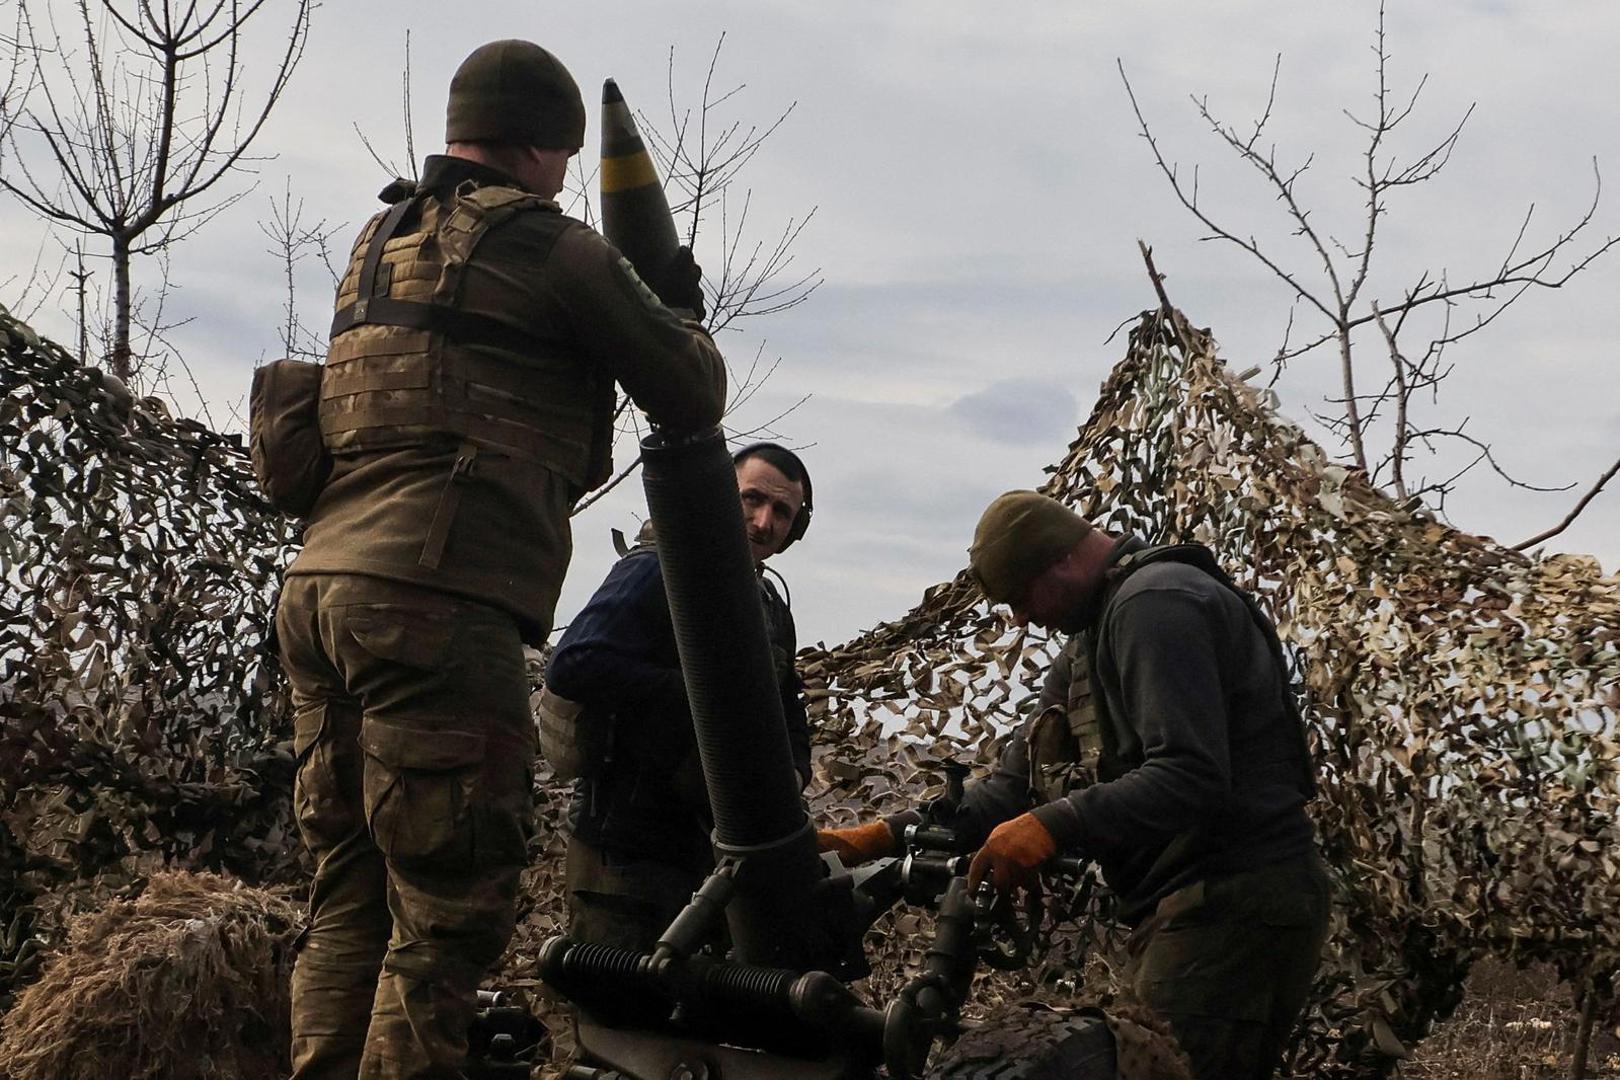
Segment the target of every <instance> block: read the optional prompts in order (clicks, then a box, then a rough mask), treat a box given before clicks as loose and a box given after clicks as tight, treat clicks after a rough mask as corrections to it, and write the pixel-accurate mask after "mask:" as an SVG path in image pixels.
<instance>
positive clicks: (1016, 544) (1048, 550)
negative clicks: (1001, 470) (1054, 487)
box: [968, 491, 1092, 604]
mask: <svg viewBox="0 0 1620 1080" xmlns="http://www.w3.org/2000/svg"><path fill="white" fill-rule="evenodd" d="M1091 529H1092V525H1091V523H1090V522H1089V521H1087V520H1086V519H1085V518H1083V517H1081V516H1080V515H1078V514H1076V513H1075V512H1074V511H1072V510H1070V509H1069V508H1068V507H1066V506H1064V505H1063V504H1062V503H1060V502H1058V501H1057V500H1056V499H1051V498H1048V497H1047V496H1045V495H1041V494H1039V493H1037V492H1034V491H1009V492H1007V493H1006V494H1004V495H998V496H996V498H995V501H994V502H992V503H991V504H990V505H989V506H987V507H985V511H984V513H983V514H981V515H980V516H979V525H978V528H976V529H974V530H973V546H972V547H970V548H968V569H969V571H970V572H971V573H972V574H973V577H974V580H976V581H977V582H978V583H979V588H980V589H982V590H983V591H984V595H985V596H986V597H988V598H989V599H990V600H991V602H993V603H998V604H1009V603H1012V602H1013V601H1015V600H1018V599H1020V598H1021V597H1022V596H1023V595H1024V593H1025V591H1026V590H1028V588H1029V586H1030V584H1031V583H1032V582H1033V581H1034V580H1035V579H1036V578H1037V577H1039V576H1040V575H1041V574H1043V573H1045V572H1046V570H1047V569H1049V568H1050V567H1051V566H1052V564H1053V563H1055V562H1057V561H1058V560H1059V559H1061V558H1063V556H1065V555H1067V554H1068V553H1069V552H1070V551H1073V550H1074V547H1075V545H1076V544H1078V543H1079V542H1080V541H1081V540H1082V539H1084V537H1085V535H1086V534H1087V533H1089V532H1090V531H1091Z"/></svg>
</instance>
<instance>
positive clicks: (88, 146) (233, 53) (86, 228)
mask: <svg viewBox="0 0 1620 1080" xmlns="http://www.w3.org/2000/svg"><path fill="white" fill-rule="evenodd" d="M18 5H19V6H18V11H19V32H18V35H17V36H18V44H19V49H18V52H19V53H20V54H21V55H22V56H23V57H24V61H25V63H26V65H27V69H26V70H27V72H28V74H27V75H26V76H24V78H25V79H27V80H30V81H31V85H33V86H34V87H35V89H34V93H33V95H32V97H31V100H30V101H29V102H28V103H26V104H25V106H24V107H23V108H22V109H21V110H20V111H19V112H18V114H17V116H16V119H15V122H14V123H13V124H12V126H11V128H10V129H9V131H6V132H5V133H4V146H5V148H6V150H8V151H9V152H10V153H9V169H8V171H6V172H0V189H4V190H5V191H7V192H9V193H11V194H12V195H13V196H14V197H16V198H17V199H18V200H19V201H21V203H22V204H23V205H24V206H26V207H28V208H29V209H30V210H31V211H33V212H34V213H35V214H36V215H38V216H39V217H41V218H43V219H44V220H46V221H48V222H51V223H53V224H55V225H59V226H65V227H67V228H70V229H73V230H76V231H78V232H80V233H82V234H86V235H90V236H96V237H102V238H104V239H105V240H106V242H107V245H108V248H109V249H110V250H109V253H108V254H109V256H110V259H111V262H112V278H113V281H112V296H111V305H112V315H111V320H110V321H111V334H110V341H109V342H108V349H107V351H108V353H109V364H110V366H111V368H112V370H113V373H114V374H116V375H118V376H119V377H120V378H124V379H129V378H131V377H132V376H134V375H135V374H137V370H136V369H137V363H136V360H137V358H136V356H135V354H134V350H133V349H132V346H131V327H132V325H135V324H136V323H137V321H138V320H137V318H136V313H135V311H134V308H135V301H134V299H133V294H132V286H131V266H132V263H133V261H134V260H135V259H136V258H137V257H141V256H147V255H152V254H155V253H160V252H163V251H166V250H167V249H168V248H169V247H170V246H171V245H173V244H174V243H176V242H177V241H178V240H180V239H182V238H184V237H185V236H186V235H188V234H189V233H190V232H192V231H194V230H195V229H197V228H199V227H201V226H202V225H204V224H206V223H207V222H208V221H210V220H211V219H212V218H214V217H215V216H216V215H218V214H219V213H220V212H221V211H223V210H224V209H225V208H226V207H228V206H230V205H232V204H233V203H235V202H236V201H237V200H238V199H240V198H242V197H243V196H244V195H246V194H247V191H248V190H251V186H250V187H249V188H248V189H244V190H241V191H236V192H232V193H224V194H221V193H220V192H219V191H218V190H216V185H218V184H219V182H220V181H221V180H222V179H224V178H225V177H226V176H227V175H229V174H231V173H234V172H239V171H244V170H245V167H246V166H247V164H248V163H249V162H251V161H253V160H254V159H252V158H250V157H248V156H247V151H248V149H249V147H250V146H251V144H252V142H253V140H254V138H255V137H256V136H257V135H258V133H259V131H260V129H261V128H262V127H263V126H264V123H265V120H266V119H267V118H268V117H269V115H270V111H271V109H273V108H274V107H275V104H276V102H277V101H278V100H279V99H280V97H281V94H282V92H283V91H284V90H285V89H286V86H287V82H288V79H289V78H290V77H291V75H292V71H293V68H294V67H295V66H296V64H297V62H298V60H299V58H300V57H301V56H302V54H303V49H304V44H305V42H306V40H307V37H308V33H309V17H310V11H311V8H312V6H313V0H285V3H284V4H282V5H281V6H284V7H286V8H288V9H289V11H288V16H287V23H286V24H284V32H285V33H286V41H285V47H284V48H283V49H282V50H281V51H280V55H279V59H278V61H277V62H276V66H275V68H274V70H273V72H272V74H271V76H270V78H269V80H268V84H267V85H266V86H265V87H263V88H261V90H260V91H259V92H258V93H257V96H256V97H255V98H253V99H252V100H251V101H250V99H249V91H248V88H247V71H248V63H247V60H246V58H245V56H244V50H245V48H246V45H247V37H246V35H247V33H248V30H249V23H250V21H251V20H253V18H254V16H256V15H258V14H259V13H260V12H261V11H263V10H265V9H266V8H267V7H268V6H269V5H270V0H200V2H199V0H185V2H180V3H175V2H173V0H99V2H97V3H92V2H91V0H74V3H73V4H72V15H71V16H69V18H70V19H71V30H72V34H71V35H70V34H69V33H67V32H66V31H65V30H64V28H63V27H61V26H58V24H57V22H56V7H57V6H58V5H53V4H50V3H47V4H46V5H45V13H44V16H43V21H41V20H40V19H39V18H37V17H36V16H35V10H36V9H37V5H32V6H31V5H30V3H29V0H18ZM262 21H263V20H262V19H261V20H260V22H262ZM165 328H172V324H171V326H170V327H165V326H164V324H163V322H162V318H161V316H155V317H153V318H151V319H149V320H147V330H148V337H149V338H151V337H154V336H158V335H160V334H161V332H162V330H163V329H165Z"/></svg>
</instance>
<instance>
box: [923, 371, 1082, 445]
mask: <svg viewBox="0 0 1620 1080" xmlns="http://www.w3.org/2000/svg"><path fill="white" fill-rule="evenodd" d="M1079 409H1080V406H1079V403H1078V402H1077V401H1076V400H1075V397H1074V394H1072V393H1071V392H1070V391H1069V388H1068V387H1067V386H1065V385H1063V384H1062V383H1059V382H1056V381H1053V380H1050V379H1025V378H1018V379H1002V380H1001V381H999V382H993V383H991V384H990V385H989V386H987V387H985V388H984V389H983V390H980V391H978V392H977V393H973V394H968V395H967V396H965V397H961V398H958V399H957V400H956V401H955V402H954V403H952V405H951V407H950V413H951V415H952V416H954V417H955V418H956V419H958V420H960V421H961V422H962V423H963V424H965V425H967V427H968V428H969V429H971V430H972V431H973V432H974V433H976V434H978V435H980V436H983V437H984V438H986V439H991V440H993V441H995V442H1003V443H1012V444H1014V445H1016V446H1027V445H1030V444H1032V443H1042V444H1045V443H1054V442H1056V440H1057V439H1058V438H1059V437H1060V436H1061V435H1063V434H1064V433H1065V432H1067V431H1069V430H1070V429H1072V428H1073V427H1074V425H1075V422H1076V417H1077V416H1078V414H1079Z"/></svg>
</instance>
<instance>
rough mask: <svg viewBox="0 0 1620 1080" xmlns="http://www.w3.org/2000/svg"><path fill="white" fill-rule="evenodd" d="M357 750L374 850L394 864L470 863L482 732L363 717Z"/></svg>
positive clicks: (474, 845) (463, 865)
mask: <svg viewBox="0 0 1620 1080" xmlns="http://www.w3.org/2000/svg"><path fill="white" fill-rule="evenodd" d="M360 747H361V749H362V750H364V751H365V755H366V762H365V781H364V790H365V808H366V826H367V828H368V829H369V830H370V832H371V837H372V840H373V841H374V842H375V843H376V845H377V847H378V849H380V850H381V851H382V853H383V854H384V855H386V856H387V857H388V858H389V859H390V860H391V861H394V862H398V863H401V864H410V863H424V862H432V863H434V864H435V865H436V866H437V867H438V868H440V869H465V868H468V867H470V866H472V865H473V863H474V862H475V858H474V855H475V851H476V848H477V832H478V830H477V828H476V825H475V822H474V816H475V814H474V810H475V806H476V804H477V802H478V795H479V791H478V788H479V774H480V773H481V771H482V769H483V764H484V748H485V737H484V735H483V733H482V732H472V731H460V730H455V729H442V728H441V729H430V728H415V727H406V726H404V725H401V724H394V723H389V722H387V721H383V720H378V719H375V718H370V717H368V718H367V719H366V721H365V724H364V726H363V727H362V728H361V731H360Z"/></svg>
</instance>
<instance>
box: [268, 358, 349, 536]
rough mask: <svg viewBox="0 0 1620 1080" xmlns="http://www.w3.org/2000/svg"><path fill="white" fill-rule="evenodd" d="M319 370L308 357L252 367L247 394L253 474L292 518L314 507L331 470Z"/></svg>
mask: <svg viewBox="0 0 1620 1080" xmlns="http://www.w3.org/2000/svg"><path fill="white" fill-rule="evenodd" d="M321 371H322V366H321V365H320V364H312V363H309V362H308V361H304V360H274V361H271V362H270V363H268V364H265V365H263V366H262V367H260V368H259V369H258V370H256V371H254V373H253V389H252V391H251V392H250V394H249V395H248V449H249V452H250V454H251V455H252V458H253V475H254V476H256V477H258V479H259V487H260V488H262V489H263V491H264V494H265V498H267V499H269V500H270V505H271V506H274V507H275V508H276V509H277V510H280V511H281V512H282V513H283V514H286V515H288V516H290V517H304V516H306V515H307V514H308V513H309V512H310V510H312V509H314V507H315V500H316V499H318V498H319V497H320V494H321V489H322V488H323V487H325V486H326V478H327V477H328V476H330V475H331V473H332V455H331V454H330V453H329V452H328V451H327V449H326V444H325V442H323V441H322V439H321V423H320V403H321Z"/></svg>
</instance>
